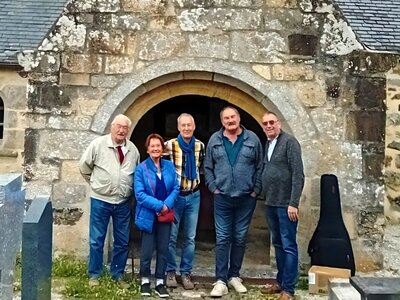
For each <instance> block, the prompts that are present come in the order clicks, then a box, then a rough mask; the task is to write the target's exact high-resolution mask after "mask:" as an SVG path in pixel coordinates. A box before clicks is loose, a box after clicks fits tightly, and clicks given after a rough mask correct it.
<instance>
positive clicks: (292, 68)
mask: <svg viewBox="0 0 400 300" xmlns="http://www.w3.org/2000/svg"><path fill="white" fill-rule="evenodd" d="M272 75H273V76H274V78H275V79H276V80H299V81H300V80H312V79H313V78H314V71H313V66H310V65H306V64H276V65H274V66H273V67H272Z"/></svg>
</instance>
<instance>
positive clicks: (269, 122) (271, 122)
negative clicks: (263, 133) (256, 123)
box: [262, 120, 279, 126]
mask: <svg viewBox="0 0 400 300" xmlns="http://www.w3.org/2000/svg"><path fill="white" fill-rule="evenodd" d="M278 122H279V120H276V121H275V120H271V121H264V122H262V124H263V125H264V126H268V125H271V126H273V125H274V124H275V123H278Z"/></svg>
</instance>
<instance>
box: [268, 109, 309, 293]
mask: <svg viewBox="0 0 400 300" xmlns="http://www.w3.org/2000/svg"><path fill="white" fill-rule="evenodd" d="M262 126H263V129H264V132H265V134H266V135H267V138H268V140H267V143H266V145H265V153H264V169H263V173H262V188H263V194H264V195H265V204H266V210H265V217H266V219H267V223H268V226H269V230H270V232H271V237H272V244H273V246H274V248H275V258H276V266H277V268H278V273H277V277H276V281H277V283H276V284H273V285H267V286H265V287H264V288H263V289H262V290H261V292H262V293H265V294H274V293H280V296H279V298H278V300H290V299H294V288H295V285H296V281H297V277H298V249H297V242H296V235H297V223H298V219H299V210H298V207H299V202H300V196H301V193H302V190H303V187H304V171H303V162H302V158H301V148H300V144H299V142H298V141H297V139H296V138H295V137H293V136H291V135H290V134H287V133H286V132H284V131H282V130H281V123H280V121H279V119H278V117H277V115H276V114H275V113H273V112H267V113H265V114H264V116H263V118H262Z"/></svg>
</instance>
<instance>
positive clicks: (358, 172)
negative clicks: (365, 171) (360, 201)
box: [317, 141, 362, 192]
mask: <svg viewBox="0 0 400 300" xmlns="http://www.w3.org/2000/svg"><path fill="white" fill-rule="evenodd" d="M319 151H320V153H319V160H318V162H317V165H318V170H317V174H321V175H322V174H335V175H336V176H337V177H338V178H339V179H342V178H352V179H353V180H354V179H362V153H361V146H360V145H357V144H352V143H339V142H338V141H329V142H328V141H324V146H323V147H321V148H320V149H319ZM354 192H356V189H354Z"/></svg>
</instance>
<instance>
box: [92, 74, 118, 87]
mask: <svg viewBox="0 0 400 300" xmlns="http://www.w3.org/2000/svg"><path fill="white" fill-rule="evenodd" d="M121 79H122V78H121V76H120V75H93V76H92V77H91V80H90V85H91V86H92V87H98V88H104V87H106V88H113V87H115V86H116V85H117V84H118V83H119V82H120V81H121Z"/></svg>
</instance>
